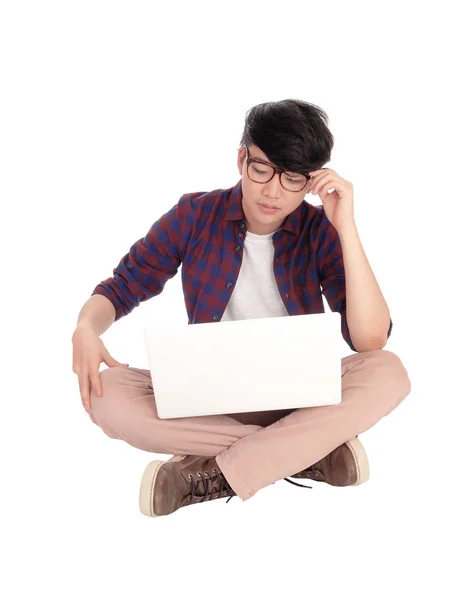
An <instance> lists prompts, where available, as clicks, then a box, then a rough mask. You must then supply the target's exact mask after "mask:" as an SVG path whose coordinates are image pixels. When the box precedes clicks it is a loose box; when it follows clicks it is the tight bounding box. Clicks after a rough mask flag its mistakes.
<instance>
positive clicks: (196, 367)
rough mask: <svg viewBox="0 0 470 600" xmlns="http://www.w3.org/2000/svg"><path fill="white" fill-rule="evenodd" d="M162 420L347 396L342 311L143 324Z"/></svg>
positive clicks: (303, 404)
mask: <svg viewBox="0 0 470 600" xmlns="http://www.w3.org/2000/svg"><path fill="white" fill-rule="evenodd" d="M144 337H145V345H146V350H147V356H148V359H149V365H150V374H151V378H152V384H153V390H154V394H155V402H156V405H157V411H158V416H159V417H160V418H161V419H170V418H178V417H196V416H203V415H218V414H231V413H244V412H252V411H264V410H277V409H296V408H303V407H308V406H325V405H330V404H339V403H340V402H341V356H342V352H343V337H342V334H341V314H340V313H338V312H329V313H317V314H309V315H289V316H284V317H266V318H259V319H243V320H237V321H220V322H217V323H197V324H183V325H175V324H174V325H171V324H163V323H162V324H158V325H157V324H153V325H150V326H148V327H146V328H144Z"/></svg>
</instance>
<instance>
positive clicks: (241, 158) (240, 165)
mask: <svg viewBox="0 0 470 600" xmlns="http://www.w3.org/2000/svg"><path fill="white" fill-rule="evenodd" d="M245 156H246V150H245V148H243V147H240V148H239V149H238V160H237V166H238V172H239V173H240V175H242V174H243V161H244V160H245Z"/></svg>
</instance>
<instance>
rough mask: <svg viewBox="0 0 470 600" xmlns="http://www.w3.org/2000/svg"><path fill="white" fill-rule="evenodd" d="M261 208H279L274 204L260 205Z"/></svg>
mask: <svg viewBox="0 0 470 600" xmlns="http://www.w3.org/2000/svg"><path fill="white" fill-rule="evenodd" d="M260 204H261V203H260ZM261 206H264V207H265V208H273V209H274V208H279V206H275V205H274V204H261Z"/></svg>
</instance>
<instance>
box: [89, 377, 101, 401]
mask: <svg viewBox="0 0 470 600" xmlns="http://www.w3.org/2000/svg"><path fill="white" fill-rule="evenodd" d="M90 379H91V384H92V386H93V387H94V389H95V392H96V395H97V396H101V395H102V394H103V388H102V387H101V380H100V374H99V371H93V372H92V373H91V376H90Z"/></svg>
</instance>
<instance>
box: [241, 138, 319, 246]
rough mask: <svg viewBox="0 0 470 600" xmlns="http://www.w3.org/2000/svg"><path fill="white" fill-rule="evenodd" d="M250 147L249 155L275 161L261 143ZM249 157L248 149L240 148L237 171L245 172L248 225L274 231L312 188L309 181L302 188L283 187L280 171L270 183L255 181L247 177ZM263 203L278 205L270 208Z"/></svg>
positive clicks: (258, 230) (254, 229)
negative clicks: (290, 188)
mask: <svg viewBox="0 0 470 600" xmlns="http://www.w3.org/2000/svg"><path fill="white" fill-rule="evenodd" d="M248 150H249V155H250V158H255V159H259V160H262V161H264V162H267V163H269V164H272V163H271V162H270V161H269V159H268V157H267V156H266V154H264V152H263V151H262V150H261V149H260V148H258V146H254V145H252V146H249V148H248ZM246 158H247V156H246V149H245V148H244V147H242V148H240V149H239V150H238V171H239V173H240V175H241V176H242V192H243V199H242V207H243V212H244V213H245V218H246V225H247V229H248V231H250V232H251V233H256V234H258V235H264V234H268V233H273V232H274V231H276V230H277V229H279V228H280V227H281V225H282V224H283V222H284V220H285V218H286V217H287V215H289V214H290V213H291V212H293V211H294V210H295V209H296V208H297V207H298V206H299V205H300V204H301V203H302V201H303V199H304V197H305V195H306V194H307V193H308V192H309V191H310V182H309V183H307V185H306V186H305V188H304V189H303V190H302V191H300V192H291V191H287V190H286V189H284V188H283V187H282V185H281V182H280V180H279V174H277V173H276V174H275V175H274V177H273V178H272V179H271V181H268V182H267V183H255V182H254V181H252V180H251V179H250V178H249V177H248V173H247V161H246ZM260 168H262V166H260ZM263 205H268V206H275V207H277V208H276V209H272V210H269V209H268V208H264V207H263Z"/></svg>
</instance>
